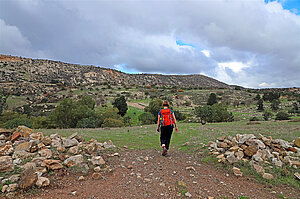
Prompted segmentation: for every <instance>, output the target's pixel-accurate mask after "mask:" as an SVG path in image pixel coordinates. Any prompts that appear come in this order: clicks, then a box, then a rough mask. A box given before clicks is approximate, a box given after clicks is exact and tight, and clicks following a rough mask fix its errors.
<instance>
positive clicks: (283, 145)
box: [275, 139, 292, 149]
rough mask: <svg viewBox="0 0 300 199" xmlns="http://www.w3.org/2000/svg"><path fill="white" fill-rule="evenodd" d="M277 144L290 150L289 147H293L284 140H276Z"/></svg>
mask: <svg viewBox="0 0 300 199" xmlns="http://www.w3.org/2000/svg"><path fill="white" fill-rule="evenodd" d="M275 142H276V143H279V144H280V146H281V147H282V148H284V149H288V148H289V147H292V146H291V145H290V144H289V142H288V141H285V140H282V139H276V140H275Z"/></svg>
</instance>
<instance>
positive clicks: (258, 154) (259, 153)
mask: <svg viewBox="0 0 300 199" xmlns="http://www.w3.org/2000/svg"><path fill="white" fill-rule="evenodd" d="M261 155H262V153H261V151H257V152H256V154H254V155H253V156H252V158H253V159H254V160H255V161H257V162H262V161H264V160H263V159H262V157H261Z"/></svg>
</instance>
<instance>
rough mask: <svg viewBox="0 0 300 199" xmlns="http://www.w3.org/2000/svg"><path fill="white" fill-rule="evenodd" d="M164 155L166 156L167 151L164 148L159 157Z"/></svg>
mask: <svg viewBox="0 0 300 199" xmlns="http://www.w3.org/2000/svg"><path fill="white" fill-rule="evenodd" d="M166 154H168V150H167V149H166V148H164V149H163V152H162V154H161V155H163V156H165V155H166Z"/></svg>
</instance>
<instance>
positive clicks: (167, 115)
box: [157, 101, 178, 156]
mask: <svg viewBox="0 0 300 199" xmlns="http://www.w3.org/2000/svg"><path fill="white" fill-rule="evenodd" d="M162 105H163V107H164V108H163V109H162V110H160V111H159V113H158V118H157V132H159V128H160V144H161V147H162V150H163V152H162V155H163V156H168V150H169V146H170V140H171V135H172V132H173V128H174V124H175V131H176V132H177V131H178V128H177V121H176V118H175V114H174V112H173V111H172V110H171V109H169V107H170V103H169V102H168V101H163V104H162Z"/></svg>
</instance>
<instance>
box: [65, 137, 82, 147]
mask: <svg viewBox="0 0 300 199" xmlns="http://www.w3.org/2000/svg"><path fill="white" fill-rule="evenodd" d="M62 143H63V146H64V147H66V148H69V147H72V146H77V145H78V141H77V140H76V139H75V138H73V139H67V138H63V139H62Z"/></svg>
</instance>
